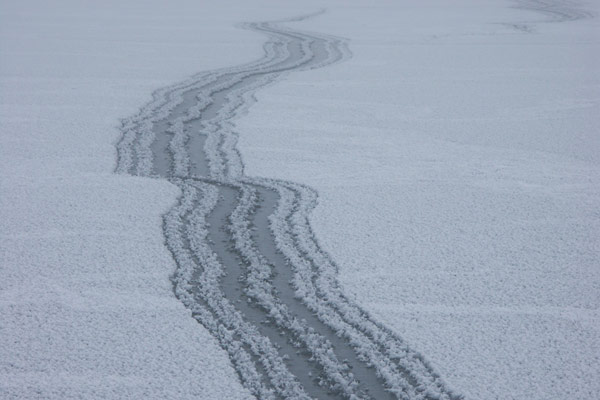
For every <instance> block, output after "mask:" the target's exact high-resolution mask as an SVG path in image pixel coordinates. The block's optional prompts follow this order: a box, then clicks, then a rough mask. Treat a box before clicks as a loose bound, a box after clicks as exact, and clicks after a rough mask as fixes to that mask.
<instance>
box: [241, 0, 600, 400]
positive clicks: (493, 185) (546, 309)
mask: <svg viewBox="0 0 600 400" xmlns="http://www.w3.org/2000/svg"><path fill="white" fill-rule="evenodd" d="M523 3H524V2H523ZM546 3H562V2H546ZM564 3H566V2H564ZM515 4H516V3H514V2H507V1H484V2H482V1H475V0H473V1H453V2H447V1H441V0H439V1H423V2H395V3H391V2H390V3H386V2H381V3H377V4H375V3H369V6H365V5H364V4H363V3H358V2H350V3H349V5H348V6H346V7H344V8H333V7H332V8H331V10H330V13H328V14H326V15H323V16H322V17H319V18H315V19H312V20H308V21H305V22H302V23H298V24H294V27H296V28H298V29H306V30H313V31H326V32H328V33H331V34H335V35H340V36H345V37H348V38H349V39H350V48H351V50H352V52H353V53H354V57H353V59H352V60H350V61H349V62H346V63H343V64H337V65H334V66H332V67H330V68H327V69H319V70H315V71H310V72H306V73H298V74H294V75H291V76H290V77H289V78H287V79H286V80H285V81H284V82H280V83H278V84H277V85H273V86H271V87H269V88H268V89H266V90H264V91H262V92H259V93H258V95H257V99H258V102H257V104H256V105H255V106H254V107H253V108H252V110H251V112H250V113H249V115H248V116H247V117H245V118H242V119H241V120H240V122H239V123H238V130H239V131H240V132H241V136H240V144H239V147H240V151H241V153H242V155H243V158H244V162H245V164H246V174H247V175H250V176H271V177H275V178H279V179H287V180H291V181H295V182H301V183H303V184H307V185H309V186H311V187H313V188H315V189H316V190H317V191H318V193H319V206H318V207H317V208H316V209H315V211H314V212H313V215H312V225H313V228H314V230H315V231H316V235H317V237H318V239H319V241H320V244H321V245H322V247H323V248H324V249H325V250H327V251H329V252H330V254H331V255H332V256H333V258H334V259H335V260H336V261H337V263H338V265H339V268H340V271H339V279H340V280H341V282H342V283H343V286H344V289H345V292H346V293H348V294H349V295H350V296H351V297H352V298H353V299H354V300H355V301H356V302H358V303H359V304H361V305H362V306H363V307H364V308H365V309H367V310H368V311H370V312H371V313H372V314H373V315H374V317H375V318H376V319H377V320H379V321H383V322H384V323H386V324H387V325H388V326H390V327H392V328H393V329H394V330H395V331H396V332H397V333H398V334H400V335H401V336H402V337H403V338H404V339H405V340H406V341H407V343H409V344H410V345H411V346H412V347H413V348H414V349H416V350H418V351H421V352H422V354H424V355H425V357H426V358H427V359H428V360H429V361H430V362H431V363H432V364H433V366H434V368H436V369H437V371H438V372H439V373H440V374H441V375H442V376H443V377H444V379H445V380H446V381H447V382H448V383H449V384H450V385H451V387H452V388H454V389H456V390H458V391H459V392H461V393H463V394H464V395H465V396H466V398H468V399H490V400H491V399H528V400H531V399H540V400H542V399H597V398H598V396H599V395H598V393H600V379H599V377H600V360H599V357H600V312H599V308H600V213H599V211H598V210H599V207H600V74H599V71H600V20H599V19H598V18H597V16H598V15H600V12H599V11H600V10H599V9H598V8H599V5H600V3H599V2H588V3H581V9H583V10H589V11H591V12H593V13H594V14H595V17H594V18H583V19H579V20H573V21H565V22H558V21H557V22H551V21H553V20H555V19H557V20H558V19H560V18H561V16H560V15H557V14H544V13H539V12H534V11H528V10H523V9H515V8H510V7H509V6H511V5H515ZM574 4H579V3H575V2H569V3H568V7H566V9H567V10H570V7H572V6H573V5H574ZM572 14H577V13H572Z"/></svg>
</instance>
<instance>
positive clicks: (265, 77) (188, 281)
mask: <svg viewBox="0 0 600 400" xmlns="http://www.w3.org/2000/svg"><path fill="white" fill-rule="evenodd" d="M308 17H310V16H303V17H299V18H295V19H289V20H286V21H279V23H276V22H264V23H252V24H245V25H244V27H245V28H246V29H250V30H253V31H257V32H261V33H263V34H265V35H266V36H267V37H268V41H267V42H266V44H265V45H264V50H265V54H264V57H262V58H261V59H259V60H257V61H255V62H252V63H248V64H245V65H241V66H237V67H232V68H224V69H219V70H215V71H208V72H204V73H200V74H198V75H196V76H193V77H191V78H190V79H188V80H186V81H184V82H182V83H179V84H176V85H173V86H171V87H168V88H165V89H161V90H158V91H157V92H155V93H154V98H153V101H152V102H150V103H149V104H147V105H146V106H145V107H143V108H142V109H141V110H140V112H139V113H138V114H137V115H135V116H133V117H131V118H129V119H127V120H125V121H123V128H122V129H123V136H122V139H121V141H120V142H119V144H118V153H119V159H118V166H117V172H119V173H127V174H132V175H138V176H147V177H157V178H162V179H167V180H168V181H169V182H171V183H173V184H175V185H177V186H178V187H179V188H180V189H181V191H182V195H181V197H180V198H179V201H178V203H177V205H176V206H175V207H174V208H173V209H171V211H170V212H169V213H168V214H167V215H166V216H165V217H164V234H165V237H166V242H167V245H168V247H169V249H170V251H171V253H172V254H173V257H174V259H175V261H176V264H177V270H176V271H175V273H174V275H173V277H172V281H173V284H174V291H175V294H176V295H177V297H178V298H179V299H180V300H181V301H182V302H183V303H184V304H185V305H186V306H187V307H188V308H189V309H190V310H191V311H192V315H193V316H194V318H196V319H197V320H198V321H199V322H200V323H201V324H203V325H204V326H205V327H206V328H207V329H208V330H209V331H210V332H211V333H212V334H213V335H214V336H215V337H216V338H217V339H218V340H219V342H220V344H221V346H222V347H223V348H224V349H225V350H226V351H227V352H228V354H229V356H230V358H231V360H232V363H233V365H234V367H235V369H236V371H237V372H238V374H239V377H240V379H241V381H242V383H243V384H244V385H245V386H246V387H247V388H248V389H249V390H250V391H251V392H252V393H253V394H254V395H255V396H256V397H257V398H260V399H271V398H273V399H275V398H285V399H308V398H319V399H329V398H331V399H333V398H348V399H395V398H398V399H424V400H425V399H454V398H459V396H457V395H455V394H453V393H452V392H451V391H450V390H449V389H448V388H447V386H446V385H445V384H444V382H443V381H442V380H441V379H440V377H439V376H438V375H437V374H436V373H435V372H434V371H433V370H432V368H431V367H430V366H429V365H428V363H427V362H426V361H425V360H424V359H423V357H422V356H421V355H420V354H418V353H417V352H415V351H413V350H411V349H410V348H408V347H407V346H406V344H405V343H404V342H403V341H402V340H401V339H400V338H399V337H398V336H397V335H395V334H394V333H393V332H391V331H390V330H388V329H386V328H385V327H384V326H382V325H381V324H378V323H377V322H375V321H373V319H372V318H370V317H369V315H368V314H367V313H366V312H364V311H363V310H361V309H360V308H359V307H358V306H357V305H355V304H353V303H352V302H350V301H349V300H348V299H347V298H346V297H345V296H344V294H343V293H342V291H341V290H340V287H339V285H338V283H337V280H336V274H337V267H336V265H335V263H334V262H333V261H332V260H331V259H330V257H329V256H328V255H327V254H326V253H325V252H324V251H322V250H321V249H320V247H319V245H318V243H317V241H316V240H315V237H314V234H313V233H312V231H311V227H310V225H309V214H310V212H311V210H312V208H313V207H314V206H315V204H316V199H317V195H316V193H315V192H314V191H313V190H311V189H310V188H308V187H306V186H303V185H300V184H296V183H293V182H284V181H278V180H272V179H267V178H253V177H248V176H245V175H244V168H243V164H242V161H241V158H240V155H239V153H238V151H237V149H236V140H237V133H236V132H235V131H234V130H233V128H234V126H233V120H234V119H235V118H236V117H238V116H239V115H241V114H242V113H244V112H245V110H247V108H248V107H249V106H250V105H251V104H252V103H253V101H254V98H253V95H254V93H255V92H256V91H257V90H258V89H260V88H262V87H264V86H266V85H268V84H270V83H272V82H274V81H275V80H276V79H278V78H280V77H281V76H282V75H284V74H287V73H290V72H292V71H302V70H307V69H312V68H320V67H324V66H327V65H330V64H332V63H335V62H338V61H341V60H344V59H346V58H348V57H349V55H350V53H349V51H348V49H347V46H346V43H345V42H344V41H343V40H341V39H339V38H336V37H332V36H327V35H322V34H316V33H307V32H300V31H296V30H292V29H290V28H288V27H285V26H283V25H281V24H280V23H282V22H290V21H298V20H302V19H304V18H308Z"/></svg>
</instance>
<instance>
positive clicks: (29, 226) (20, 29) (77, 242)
mask: <svg viewBox="0 0 600 400" xmlns="http://www.w3.org/2000/svg"><path fill="white" fill-rule="evenodd" d="M121 3H122V2H92V3H86V4H84V3H81V2H75V1H73V2H61V4H59V5H53V6H52V7H48V5H47V4H46V2H41V1H18V2H16V1H15V2H3V3H2V4H1V5H0V8H1V9H2V11H1V12H0V49H1V51H2V56H1V60H2V61H1V62H0V85H1V88H0V96H1V106H0V123H1V128H0V129H1V132H2V133H1V136H0V140H1V144H0V151H1V155H0V163H1V167H0V170H1V174H2V178H1V185H0V186H1V195H0V198H1V200H0V202H1V205H0V210H1V211H0V219H1V220H2V224H1V226H2V228H1V236H0V241H1V244H0V248H1V249H2V251H1V252H0V275H1V276H2V279H1V282H0V397H1V398H3V399H9V398H38V397H41V398H56V399H65V398H107V399H115V398H156V399H166V398H172V399H182V398H213V399H217V398H236V399H238V398H240V399H243V398H251V396H250V394H249V393H248V392H247V391H246V390H245V389H243V388H242V386H241V385H240V383H239V381H238V378H237V375H236V373H235V372H234V370H233V368H232V367H231V364H230V361H229V359H228V357H227V355H226V353H225V352H224V351H223V350H222V349H221V348H220V347H219V345H218V343H217V341H216V340H215V339H214V338H213V337H212V336H211V335H210V334H209V333H208V331H206V330H205V329H204V328H203V327H202V326H201V325H199V324H198V323H197V322H196V321H195V320H194V319H192V318H191V315H190V312H189V311H188V310H186V308H185V307H184V305H183V304H182V303H181V302H179V301H178V300H177V299H176V298H175V297H174V295H173V289H172V284H171V282H170V280H169V276H170V275H171V274H172V273H173V271H174V269H175V265H174V262H173V260H172V258H171V256H170V253H169V252H168V250H167V249H166V247H165V245H164V238H163V235H162V228H161V224H162V219H161V215H162V214H164V213H165V212H166V211H167V210H168V209H169V208H170V207H171V205H172V204H173V203H174V201H175V199H176V197H177V196H178V195H179V192H178V190H177V189H176V188H175V187H174V186H172V185H170V184H168V183H166V182H162V181H158V180H151V179H141V178H133V177H125V176H118V175H115V174H113V173H112V171H113V169H114V166H115V163H116V152H115V143H116V141H117V140H118V138H119V135H120V131H119V126H118V125H119V120H120V119H121V118H124V117H127V116H128V115H131V114H133V113H134V112H135V111H136V110H137V109H138V108H139V107H140V106H141V105H143V104H144V103H145V102H147V101H148V100H150V94H151V93H152V91H153V90H155V89H157V88H158V87H161V86H165V85H168V84H170V83H171V82H173V81H177V80H181V79H183V78H185V77H186V76H188V75H191V74H193V73H195V72H197V71H198V70H203V69H209V68H215V67H220V66H227V65H231V64H239V63H242V62H246V61H247V60H250V59H252V58H255V57H258V56H259V55H260V52H261V40H262V38H260V37H258V35H257V36H256V37H250V36H248V35H247V33H245V32H243V31H240V30H237V29H235V27H234V24H235V23H236V22H237V21H239V20H241V19H243V15H239V13H238V14H235V15H232V14H231V13H230V12H227V10H225V11H222V10H221V11H219V10H214V11H213V12H209V10H208V9H204V10H202V9H198V6H197V5H195V4H194V3H192V2H188V3H185V2H179V3H171V4H172V6H171V7H170V8H168V9H167V8H165V4H164V3H162V2H138V4H134V3H131V2H130V3H127V5H124V4H121ZM242 11H243V10H242ZM250 16H251V17H259V16H257V15H250ZM207 54H210V57H207V56H206V55H207Z"/></svg>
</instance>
